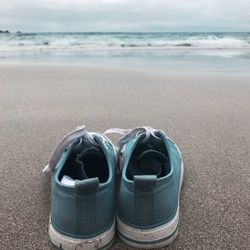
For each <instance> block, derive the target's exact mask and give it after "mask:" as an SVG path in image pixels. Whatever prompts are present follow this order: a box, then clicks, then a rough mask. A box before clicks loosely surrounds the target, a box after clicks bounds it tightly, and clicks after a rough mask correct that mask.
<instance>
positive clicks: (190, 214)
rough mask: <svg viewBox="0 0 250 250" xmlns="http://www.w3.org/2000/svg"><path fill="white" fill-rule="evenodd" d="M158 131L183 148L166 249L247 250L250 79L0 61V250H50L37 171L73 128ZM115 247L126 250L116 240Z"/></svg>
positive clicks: (46, 204) (45, 198) (46, 190)
mask: <svg viewBox="0 0 250 250" xmlns="http://www.w3.org/2000/svg"><path fill="white" fill-rule="evenodd" d="M81 124H85V125H86V126H87V128H88V129H89V130H90V131H104V130H106V129H107V128H109V127H122V128H132V127H135V126H139V125H151V126H153V127H155V128H161V129H163V130H165V131H166V133H167V134H168V135H169V136H170V137H171V138H172V139H174V141H175V142H176V143H177V144H178V146H179V148H180V149H181V151H182V153H183V157H184V163H185V170H186V171H185V180H184V187H183V189H182V196H181V203H180V212H181V218H180V231H179V236H178V238H177V239H176V240H175V242H174V243H173V244H172V245H170V246H169V247H168V248H166V249H247V248H248V249H249V245H250V77H249V76H243V75H242V76H240V75H233V74H230V73H229V74H226V75H225V74H217V75H213V74H206V73H201V74H195V75H192V74H191V73H188V72H187V73H181V72H164V71H162V72H157V71H155V70H142V69H141V70H139V69H138V70H135V69H133V70H132V69H131V70H129V69H122V68H120V69H119V68H112V67H108V66H106V67H102V66H84V65H78V66H77V65H69V66H67V65H47V66H46V65H38V64H37V65H33V66H32V65H15V64H12V65H3V64H2V65H0V138H1V140H0V156H1V160H0V181H1V188H0V248H1V249H3V250H5V249H8V250H9V249H50V248H51V245H50V244H49V241H48V235H47V228H48V219H49V213H50V180H49V179H47V178H46V177H44V176H43V174H42V172H41V170H42V168H43V166H44V165H45V164H47V161H48V158H49V156H50V154H51V151H52V149H53V148H54V146H55V144H56V143H57V141H58V140H59V139H60V138H61V137H62V136H63V135H64V134H65V133H67V132H69V131H70V130H72V129H74V128H75V127H76V126H77V125H81ZM112 248H113V249H121V248H122V249H126V248H128V247H127V246H126V245H124V244H123V243H121V242H120V241H119V240H118V239H116V240H115V242H114V244H113V246H112Z"/></svg>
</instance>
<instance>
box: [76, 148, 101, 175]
mask: <svg viewBox="0 0 250 250" xmlns="http://www.w3.org/2000/svg"><path fill="white" fill-rule="evenodd" d="M87 154H92V155H102V153H101V151H100V149H99V148H97V147H89V148H86V149H84V150H83V151H82V152H81V153H80V154H78V155H77V157H76V161H77V162H80V163H81V165H82V167H81V169H80V174H81V175H82V179H88V178H90V177H89V176H87V174H86V171H85V169H84V164H83V162H82V158H83V157H84V156H85V155H87Z"/></svg>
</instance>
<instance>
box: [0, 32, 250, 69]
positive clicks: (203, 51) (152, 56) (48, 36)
mask: <svg viewBox="0 0 250 250" xmlns="http://www.w3.org/2000/svg"><path fill="white" fill-rule="evenodd" d="M8 60H16V61H19V60H21V61H32V62H67V63H70V62H77V63H78V62H84V63H86V62H90V63H113V64H125V65H130V64H131V65H133V64H136V65H140V66H156V67H162V66H163V65H164V67H170V68H171V67H176V66H178V67H183V68H184V69H185V68H188V67H189V66H190V64H191V65H192V67H193V66H195V67H197V66H198V68H199V67H200V68H202V65H203V66H204V67H205V68H206V69H209V67H211V68H212V69H213V68H214V69H218V67H219V68H221V69H222V70H232V68H233V69H234V70H244V71H245V72H248V71H249V69H250V32H245V33H232V32H231V33H225V32H216V33H211V32H210V33H204V32H200V33H197V32H196V33H179V32H178V33H168V32H141V33H124V32H112V33H99V32H87V33H86V32H78V33H49V32H48V33H20V32H18V33H0V61H8Z"/></svg>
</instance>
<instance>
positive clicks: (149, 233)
mask: <svg viewBox="0 0 250 250" xmlns="http://www.w3.org/2000/svg"><path fill="white" fill-rule="evenodd" d="M114 132H117V133H123V134H125V135H124V136H123V137H122V138H121V139H120V141H119V148H118V151H119V152H120V168H121V183H120V190H119V194H118V209H117V210H118V211H117V230H118V236H119V237H120V238H121V240H122V241H124V242H125V243H126V244H128V245H130V246H133V247H138V248H159V247H163V246H166V245H168V244H169V243H170V242H172V240H173V239H174V238H175V237H176V236H177V233H178V224H179V199H180V189H181V185H182V180H183V173H184V168H183V161H182V158H181V153H180V151H179V149H178V147H177V146H176V144H175V143H174V142H173V141H172V140H171V139H170V138H168V137H167V136H166V135H165V133H164V132H163V131H161V130H155V129H153V128H151V127H142V128H135V129H133V130H130V131H128V130H121V129H110V130H108V131H106V133H114Z"/></svg>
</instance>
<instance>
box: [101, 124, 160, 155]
mask: <svg viewBox="0 0 250 250" xmlns="http://www.w3.org/2000/svg"><path fill="white" fill-rule="evenodd" d="M156 131H157V130H155V129H153V128H152V127H150V126H144V127H137V128H134V129H122V128H110V129H108V130H106V131H105V132H104V135H107V134H120V135H122V137H121V138H120V139H119V141H118V151H120V150H122V148H123V146H124V145H125V144H126V143H127V142H128V141H129V140H131V139H133V138H137V137H138V136H139V135H140V134H141V133H145V138H143V139H142V140H141V142H140V143H141V144H143V143H145V142H147V141H148V139H149V137H150V136H153V137H154V138H155V139H157V140H160V138H159V137H158V136H157V135H156V134H155V132H156Z"/></svg>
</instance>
